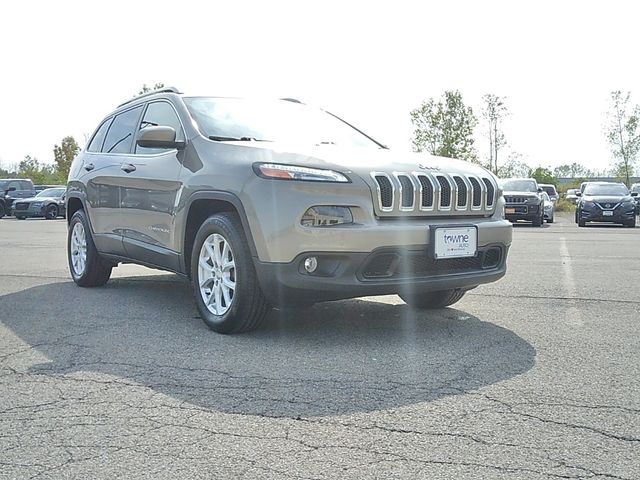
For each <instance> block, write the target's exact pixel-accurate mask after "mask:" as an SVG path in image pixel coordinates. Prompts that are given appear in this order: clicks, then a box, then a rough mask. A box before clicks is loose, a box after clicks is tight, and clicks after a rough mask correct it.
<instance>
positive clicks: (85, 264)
mask: <svg viewBox="0 0 640 480" xmlns="http://www.w3.org/2000/svg"><path fill="white" fill-rule="evenodd" d="M67 258H68V260H69V271H70V272H71V277H72V278H73V281H74V282H76V284H78V285H79V286H81V287H99V286H102V285H104V284H105V283H107V281H108V280H109V277H110V276H111V269H112V267H113V266H112V265H111V264H110V263H108V262H107V261H106V260H104V259H103V258H102V257H101V256H100V254H99V253H98V250H97V249H96V246H95V244H94V243H93V238H92V237H91V230H90V228H89V222H88V221H87V218H86V216H85V213H84V210H78V211H77V212H76V213H74V214H73V217H71V221H70V222H69V235H68V237H67Z"/></svg>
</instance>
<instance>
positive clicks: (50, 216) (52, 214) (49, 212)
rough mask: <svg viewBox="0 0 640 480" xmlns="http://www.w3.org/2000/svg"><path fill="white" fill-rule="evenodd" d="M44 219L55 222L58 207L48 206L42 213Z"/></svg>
mask: <svg viewBox="0 0 640 480" xmlns="http://www.w3.org/2000/svg"><path fill="white" fill-rule="evenodd" d="M44 218H46V219H47V220H55V219H56V218H58V206H57V205H49V206H48V207H47V209H46V210H45V212H44Z"/></svg>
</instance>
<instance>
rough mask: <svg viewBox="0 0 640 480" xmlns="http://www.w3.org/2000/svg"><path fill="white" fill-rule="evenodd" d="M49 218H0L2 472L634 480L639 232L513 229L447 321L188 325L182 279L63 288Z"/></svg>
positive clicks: (398, 306) (404, 317)
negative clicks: (508, 245) (250, 328)
mask: <svg viewBox="0 0 640 480" xmlns="http://www.w3.org/2000/svg"><path fill="white" fill-rule="evenodd" d="M65 242H66V223H65V220H62V219H60V220H56V221H45V220H27V221H17V220H15V219H12V218H11V219H3V220H0V249H1V251H2V256H1V259H0V277H1V281H0V319H1V323H0V377H1V378H0V381H1V383H2V393H1V396H0V398H1V401H0V402H1V406H0V427H1V428H0V453H1V455H0V478H154V479H159V478H274V479H275V478H304V479H324V478H327V479H329V478H330V479H335V478H380V479H390V478H411V479H416V478H425V479H439V478H489V479H501V478H526V479H538V478H540V479H542V478H598V479H599V478H616V479H637V478H640V394H639V392H640V340H639V339H640V335H639V331H640V328H639V325H638V324H639V322H640V313H639V310H640V308H639V307H640V289H639V288H638V286H637V284H638V279H640V255H639V254H638V252H639V248H640V228H636V229H626V228H621V227H614V226H602V227H600V226H589V227H587V228H578V227H577V225H575V224H574V223H573V217H572V216H571V215H568V214H564V216H561V215H559V214H558V216H557V217H556V223H554V224H552V225H545V226H544V227H543V228H532V227H530V226H524V225H522V226H520V225H518V226H516V227H515V228H514V243H513V246H512V249H511V252H510V257H509V262H508V265H509V269H508V273H507V276H506V277H505V278H504V279H502V280H501V281H500V282H498V283H496V284H491V285H486V286H481V287H479V288H477V289H476V290H473V291H472V292H470V293H469V294H467V296H466V297H465V298H463V300H462V301H460V302H459V303H457V304H456V305H455V306H454V307H455V308H448V309H444V310H439V311H435V312H432V313H416V312H414V311H412V310H410V309H409V308H408V307H407V306H405V305H404V303H403V302H402V301H401V300H400V299H399V298H398V297H396V296H388V297H371V298H364V299H357V300H348V301H340V302H334V303H325V304H319V305H316V306H315V307H313V308H312V309H311V310H306V311H305V310H284V311H274V312H273V313H272V314H270V316H269V317H268V318H267V320H266V321H265V323H264V324H263V326H262V328H261V329H259V330H258V331H256V332H253V333H250V334H244V335H236V336H223V335H218V334H215V333H213V332H210V331H209V330H207V328H206V327H205V325H204V324H203V322H202V321H201V320H200V319H199V318H198V315H197V311H196V308H195V306H194V304H193V301H192V298H191V295H190V290H189V286H188V285H187V284H186V283H185V282H184V281H182V280H180V279H179V278H177V277H176V276H174V275H170V274H165V273H162V272H157V271H153V270H148V269H145V268H143V267H137V266H121V267H119V268H117V269H115V270H114V274H113V277H112V280H111V281H110V282H109V283H108V284H107V285H106V286H105V287H103V288H97V289H80V288H78V287H76V286H75V285H74V284H73V282H72V281H71V279H70V277H69V275H68V272H67V265H66V254H65Z"/></svg>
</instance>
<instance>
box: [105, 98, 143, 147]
mask: <svg viewBox="0 0 640 480" xmlns="http://www.w3.org/2000/svg"><path fill="white" fill-rule="evenodd" d="M141 111H142V106H139V107H136V108H132V109H131V110H127V111H126V112H123V113H121V114H120V115H116V117H115V118H114V119H113V122H111V126H110V127H109V131H108V132H107V136H106V138H105V139H104V145H103V146H102V153H129V152H130V151H131V144H132V143H133V134H134V132H135V131H136V125H137V124H138V118H139V117H140V112H141Z"/></svg>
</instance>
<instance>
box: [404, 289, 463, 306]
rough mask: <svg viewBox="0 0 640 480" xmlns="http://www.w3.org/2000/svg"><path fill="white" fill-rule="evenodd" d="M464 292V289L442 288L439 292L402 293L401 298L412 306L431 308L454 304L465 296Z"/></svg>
mask: <svg viewBox="0 0 640 480" xmlns="http://www.w3.org/2000/svg"><path fill="white" fill-rule="evenodd" d="M464 294H465V291H464V290H440V291H438V292H427V293H411V294H407V293H401V294H400V298H401V299H402V300H404V302H405V303H406V304H407V305H409V306H410V307H411V308H414V309H417V310H431V309H437V308H445V307H448V306H449V305H453V304H454V303H456V302H457V301H458V300H460V299H461V298H462V297H464Z"/></svg>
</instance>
